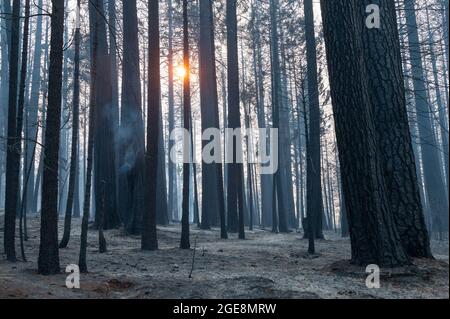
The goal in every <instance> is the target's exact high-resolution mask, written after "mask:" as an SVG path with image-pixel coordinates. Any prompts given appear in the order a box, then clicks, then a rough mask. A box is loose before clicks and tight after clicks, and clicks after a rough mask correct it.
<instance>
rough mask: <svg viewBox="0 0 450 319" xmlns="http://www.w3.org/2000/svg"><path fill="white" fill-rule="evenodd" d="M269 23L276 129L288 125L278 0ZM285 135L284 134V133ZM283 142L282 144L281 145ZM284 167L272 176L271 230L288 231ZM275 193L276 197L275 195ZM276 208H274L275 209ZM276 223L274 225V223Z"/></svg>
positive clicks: (273, 112) (272, 3)
mask: <svg viewBox="0 0 450 319" xmlns="http://www.w3.org/2000/svg"><path fill="white" fill-rule="evenodd" d="M270 25H271V49H272V50H271V56H272V106H273V111H272V118H273V128H274V129H278V130H280V129H281V130H283V129H282V128H281V124H283V125H288V123H281V117H280V114H281V107H282V100H281V70H280V68H281V67H280V55H279V44H278V0H271V1H270ZM282 136H283V134H282V133H281V132H280V133H279V134H278V141H277V142H278V145H279V148H280V151H279V152H278V155H277V156H278V159H279V160H278V163H279V164H280V166H282V161H281V156H280V153H281V152H282V149H283V147H286V145H284V144H283V142H282ZM284 136H286V134H284ZM282 144H283V146H282ZM284 171H285V168H284V167H279V169H278V170H277V172H276V173H275V174H274V176H273V185H274V190H276V192H275V191H274V197H273V200H272V203H273V205H272V206H273V207H274V209H273V210H274V212H273V214H274V216H276V215H277V216H278V222H276V221H275V218H274V220H273V224H274V225H273V226H272V228H273V230H275V231H277V230H278V229H279V231H280V232H288V231H289V228H288V220H287V211H286V204H287V200H286V197H285V195H286V194H287V190H286V189H285V186H286V185H285V183H284V182H285V180H286V178H285V174H284ZM275 194H276V197H275ZM275 208H276V209H275ZM275 224H276V225H275Z"/></svg>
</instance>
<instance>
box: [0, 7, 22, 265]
mask: <svg viewBox="0 0 450 319" xmlns="http://www.w3.org/2000/svg"><path fill="white" fill-rule="evenodd" d="M19 15H20V1H19V0H14V1H13V7H12V22H11V47H10V50H9V94H8V96H9V100H8V101H9V102H8V132H7V153H6V184H5V191H6V193H5V231H4V247H5V253H6V258H7V259H8V260H9V261H16V251H15V232H16V214H17V203H18V200H19V198H18V196H19V170H20V148H19V147H20V144H21V140H20V136H18V135H17V130H18V125H17V84H18V69H19V42H20V39H19V28H20V20H19Z"/></svg>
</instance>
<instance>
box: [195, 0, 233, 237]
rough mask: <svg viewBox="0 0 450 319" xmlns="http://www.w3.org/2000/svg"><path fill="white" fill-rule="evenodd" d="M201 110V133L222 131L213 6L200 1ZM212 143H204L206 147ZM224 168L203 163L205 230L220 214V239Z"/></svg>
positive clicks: (222, 229)
mask: <svg viewBox="0 0 450 319" xmlns="http://www.w3.org/2000/svg"><path fill="white" fill-rule="evenodd" d="M199 44H200V53H199V54H200V61H199V68H200V107H201V121H202V133H203V132H204V131H205V130H207V129H210V128H217V129H218V128H219V127H220V125H219V106H218V100H217V83H216V61H215V59H216V58H215V44H214V24H213V11H212V3H211V1H208V0H200V40H199ZM208 143H210V141H209V140H204V141H203V142H202V145H203V147H205V146H206V145H207V144H208ZM223 188H224V187H223V176H222V165H221V164H219V163H205V162H203V163H202V210H201V211H202V221H201V228H202V229H210V228H211V221H212V216H213V214H215V213H216V212H217V211H218V212H219V217H220V229H221V237H222V238H227V230H226V226H225V225H226V224H225V202H224V192H223Z"/></svg>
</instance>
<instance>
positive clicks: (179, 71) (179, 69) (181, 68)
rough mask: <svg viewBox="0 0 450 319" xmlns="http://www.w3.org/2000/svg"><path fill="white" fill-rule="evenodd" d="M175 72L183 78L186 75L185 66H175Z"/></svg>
mask: <svg viewBox="0 0 450 319" xmlns="http://www.w3.org/2000/svg"><path fill="white" fill-rule="evenodd" d="M175 73H176V74H177V76H178V77H179V78H181V79H184V77H185V76H186V68H185V67H184V66H183V65H179V66H177V67H176V68H175Z"/></svg>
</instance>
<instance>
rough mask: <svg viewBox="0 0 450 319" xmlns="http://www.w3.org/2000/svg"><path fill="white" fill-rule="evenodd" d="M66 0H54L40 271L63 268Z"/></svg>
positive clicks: (51, 271) (49, 272)
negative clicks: (61, 199)
mask: <svg viewBox="0 0 450 319" xmlns="http://www.w3.org/2000/svg"><path fill="white" fill-rule="evenodd" d="M64 7H65V6H64V2H63V1H60V0H52V16H51V30H52V32H51V40H50V68H49V79H48V106H47V120H46V130H45V150H44V172H43V180H42V204H41V206H42V213H41V243H40V246H39V260H38V271H39V273H40V274H43V275H51V274H57V273H59V271H60V266H59V249H58V158H59V139H60V135H59V132H60V127H61V87H62V62H63V45H64V38H63V34H64V9H65V8H64Z"/></svg>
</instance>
